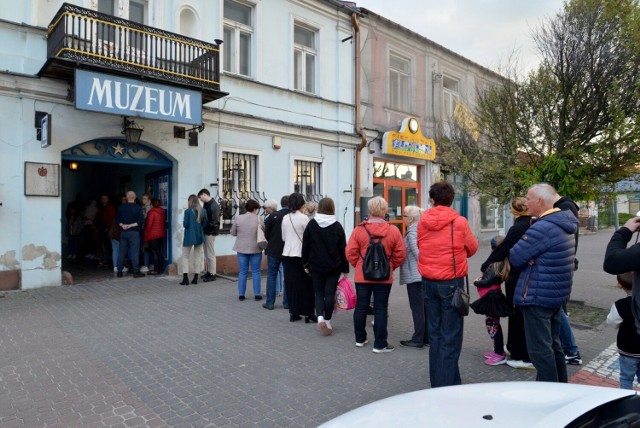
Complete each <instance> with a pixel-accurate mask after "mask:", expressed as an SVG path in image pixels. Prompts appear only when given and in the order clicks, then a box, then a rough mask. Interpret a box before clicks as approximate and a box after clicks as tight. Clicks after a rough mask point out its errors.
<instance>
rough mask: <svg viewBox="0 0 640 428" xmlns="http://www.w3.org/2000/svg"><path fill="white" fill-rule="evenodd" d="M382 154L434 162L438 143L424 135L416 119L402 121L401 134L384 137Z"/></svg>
mask: <svg viewBox="0 0 640 428" xmlns="http://www.w3.org/2000/svg"><path fill="white" fill-rule="evenodd" d="M382 153H386V154H390V155H396V156H405V157H410V158H417V159H425V160H434V159H435V158H436V142H435V141H434V140H432V139H431V138H427V137H425V136H424V135H422V132H421V131H420V125H419V124H418V120H417V119H416V118H415V117H408V118H406V119H405V120H403V121H402V125H401V126H400V132H395V131H390V132H385V133H384V136H383V137H382Z"/></svg>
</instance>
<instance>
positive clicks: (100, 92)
mask: <svg viewBox="0 0 640 428" xmlns="http://www.w3.org/2000/svg"><path fill="white" fill-rule="evenodd" d="M94 102H95V103H96V104H97V105H98V106H100V107H104V108H113V104H114V102H115V105H116V107H117V108H118V109H121V110H129V111H131V112H142V113H149V114H158V113H160V114H161V115H162V116H166V117H176V116H178V117H181V118H185V119H191V94H184V93H180V92H176V91H172V90H167V89H156V88H151V87H146V86H143V85H136V84H132V83H125V84H123V83H122V82H119V81H115V82H114V81H113V80H110V79H99V78H98V77H94V78H93V79H92V84H91V91H90V92H89V101H88V103H87V104H88V105H94Z"/></svg>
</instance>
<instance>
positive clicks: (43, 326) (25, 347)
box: [0, 233, 620, 428]
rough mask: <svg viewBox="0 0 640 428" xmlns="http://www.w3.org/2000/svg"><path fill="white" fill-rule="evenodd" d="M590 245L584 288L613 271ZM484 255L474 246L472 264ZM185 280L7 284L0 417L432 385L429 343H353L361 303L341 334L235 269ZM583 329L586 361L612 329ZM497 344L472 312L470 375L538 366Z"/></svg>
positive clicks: (295, 417)
mask: <svg viewBox="0 0 640 428" xmlns="http://www.w3.org/2000/svg"><path fill="white" fill-rule="evenodd" d="M609 236H610V233H609V234H606V233H604V234H602V236H598V235H595V236H594V237H593V238H591V237H584V238H583V237H581V240H580V245H581V248H583V247H585V248H587V249H588V248H590V247H589V245H592V246H594V248H595V247H598V246H600V247H602V245H605V246H606V242H607V241H608V238H609ZM603 242H604V244H603ZM588 253H589V251H585V254H588ZM593 253H594V257H593V261H592V262H589V260H588V259H586V258H585V260H581V268H582V267H583V266H585V267H587V268H585V270H584V271H585V273H584V274H583V275H584V278H582V277H578V276H577V278H576V280H577V281H578V280H579V281H580V282H581V286H582V287H602V286H603V284H604V283H607V281H610V278H607V277H605V276H604V274H602V275H603V276H598V275H596V274H595V273H594V272H596V271H597V269H596V267H595V266H596V265H595V263H596V262H597V263H598V264H599V265H600V267H601V263H602V253H604V248H601V251H600V254H597V253H598V251H597V249H595V250H594V252H593ZM487 254H488V250H485V249H483V250H482V251H481V252H480V254H479V255H477V256H476V257H474V258H473V259H472V261H471V272H470V275H471V276H473V275H474V274H473V272H478V270H477V269H478V266H479V265H480V263H481V262H482V261H483V260H484V258H485V257H486V255H487ZM598 258H599V260H598ZM589 265H592V266H593V269H592V271H590V270H589V269H588V266H589ZM600 270H601V268H600ZM579 272H580V271H579ZM179 281H180V279H179V278H178V277H167V276H163V277H146V278H140V279H133V278H132V277H130V276H129V277H127V276H125V277H124V278H115V277H113V278H111V279H109V280H106V281H101V282H93V283H91V282H89V283H85V284H79V285H74V286H66V287H49V288H43V289H38V290H31V291H23V292H11V293H5V294H4V295H3V296H4V298H0V397H2V399H0V426H2V427H3V428H4V427H29V428H31V427H49V426H57V427H74V426H78V427H94V426H95V427H103V426H113V427H134V426H144V427H147V426H148V427H162V426H171V427H173V426H177V427H206V426H210V427H219V426H220V427H222V426H260V427H270V426H292V427H294V426H295V427H298V426H317V425H318V424H320V423H322V422H325V421H327V420H329V419H331V418H333V417H336V416H338V415H340V414H342V413H344V412H346V411H348V410H351V409H353V408H355V407H358V406H361V405H364V404H367V403H370V402H372V401H375V400H378V399H381V398H385V397H389V396H392V395H395V394H398V393H403V392H409V391H415V390H419V389H423V388H428V386H429V381H428V351H427V350H414V349H406V348H401V347H396V350H395V351H394V352H392V353H389V354H373V353H372V352H371V346H370V344H369V345H367V347H365V348H356V347H355V346H354V336H353V326H352V318H351V316H352V314H351V313H350V312H349V313H345V312H341V313H338V314H336V315H335V316H334V319H333V322H332V324H333V325H334V331H335V332H334V335H333V336H330V337H323V336H321V335H320V334H319V332H318V331H317V328H316V326H315V325H314V324H304V321H298V322H295V323H291V322H289V319H288V313H287V311H285V310H283V309H282V306H281V302H280V300H279V299H278V302H277V306H276V310H273V311H267V310H265V309H263V308H262V307H261V304H262V303H263V302H264V300H262V301H254V300H253V296H251V295H249V294H248V295H247V300H246V301H244V302H240V301H238V298H237V286H236V283H235V282H233V281H231V280H226V279H219V280H218V281H215V282H209V283H206V284H198V285H191V286H189V287H184V286H179V285H178V282H179ZM263 289H264V280H263ZM609 292H610V295H609V294H607V293H609ZM581 293H583V291H581V292H580V293H574V294H581ZM585 295H586V293H585ZM605 296H606V297H605V298H604V299H602V302H593V301H589V304H591V305H595V303H599V304H598V305H597V306H598V307H602V308H608V307H609V306H610V305H611V303H612V302H613V300H615V299H616V298H619V296H620V295H619V294H618V293H616V292H615V291H613V289H612V290H609V291H608V292H605ZM605 300H606V301H605ZM504 324H506V323H504ZM371 330H372V329H371V326H370V325H369V326H368V332H369V335H370V336H371V337H372V335H373V332H372V331H371ZM574 333H575V335H576V339H577V342H578V344H579V346H580V348H581V349H580V352H581V354H582V357H583V359H584V360H585V363H586V362H588V361H591V360H592V359H594V358H596V357H598V356H599V355H601V353H602V352H603V350H606V349H607V348H608V347H609V346H610V345H611V343H612V342H614V341H615V332H613V331H612V330H610V329H604V327H603V326H600V327H597V328H594V329H586V330H578V329H576V330H574ZM410 334H411V314H410V311H409V308H408V303H407V296H406V291H405V289H404V287H403V286H399V285H397V284H395V285H394V286H393V289H392V293H391V298H390V318H389V341H390V343H391V344H393V345H398V342H399V340H402V339H407V338H409V337H410ZM490 346H491V344H490V341H489V338H488V336H487V334H486V332H485V331H484V317H481V316H478V315H475V314H472V315H470V316H469V317H468V318H467V319H466V321H465V339H464V346H463V352H462V356H461V358H460V368H461V373H462V377H463V382H464V383H478V382H495V381H509V380H534V379H535V371H533V372H532V371H526V370H515V369H512V368H510V367H508V366H506V365H503V366H496V367H490V366H487V365H485V364H483V361H484V359H483V358H482V353H483V352H485V351H487V350H489V349H490ZM590 367H591V365H589V364H586V365H585V366H584V370H588V369H589V368H590ZM581 369H582V367H580V366H569V372H570V375H571V376H572V381H576V382H579V383H585V382H583V381H582V379H583V378H582V377H580V372H581V371H582V372H584V370H581ZM612 386H616V385H612Z"/></svg>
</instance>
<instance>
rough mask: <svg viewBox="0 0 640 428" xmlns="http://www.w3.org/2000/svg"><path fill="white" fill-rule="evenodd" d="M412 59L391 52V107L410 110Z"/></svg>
mask: <svg viewBox="0 0 640 428" xmlns="http://www.w3.org/2000/svg"><path fill="white" fill-rule="evenodd" d="M410 81H411V61H410V60H409V59H407V58H404V57H402V56H400V55H398V54H395V53H389V107H390V108H392V109H393V110H400V111H409V110H410V106H409V82H410Z"/></svg>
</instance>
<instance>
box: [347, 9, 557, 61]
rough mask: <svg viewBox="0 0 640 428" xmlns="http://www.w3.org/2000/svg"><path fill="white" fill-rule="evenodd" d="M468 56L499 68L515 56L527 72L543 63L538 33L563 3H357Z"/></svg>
mask: <svg viewBox="0 0 640 428" xmlns="http://www.w3.org/2000/svg"><path fill="white" fill-rule="evenodd" d="M355 2H356V4H357V6H359V7H364V8H367V9H369V10H371V11H373V12H375V13H377V14H378V15H381V16H383V17H385V18H387V19H389V20H391V21H394V22H396V23H398V24H400V25H402V26H403V27H406V28H409V29H410V30H412V31H415V32H416V33H418V34H421V35H422V36H425V37H427V38H428V39H430V40H432V41H434V42H436V43H438V44H440V45H442V46H444V47H446V48H447V49H450V50H452V51H454V52H456V53H458V54H460V55H462V56H464V57H465V58H468V59H470V60H472V61H474V62H476V63H478V64H480V65H482V66H485V67H487V68H490V69H492V70H498V67H499V66H500V65H501V64H504V63H506V60H507V59H508V57H509V56H510V54H511V53H512V52H515V53H516V57H517V58H518V61H519V64H520V70H521V71H530V70H532V69H534V68H535V67H536V65H537V64H538V63H539V60H538V54H537V52H536V50H535V44H534V43H533V39H532V36H531V33H532V29H534V28H537V27H539V26H540V23H541V22H543V21H544V20H545V19H548V18H551V17H553V16H554V15H555V14H556V12H558V11H560V9H561V8H562V5H563V1H562V0H355Z"/></svg>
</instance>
